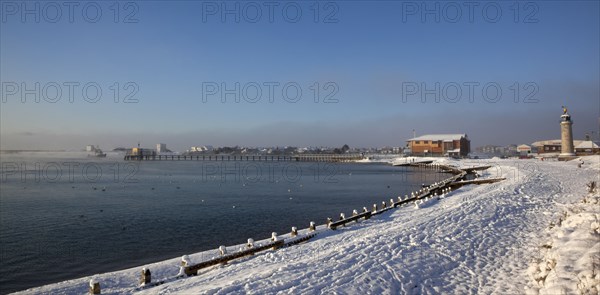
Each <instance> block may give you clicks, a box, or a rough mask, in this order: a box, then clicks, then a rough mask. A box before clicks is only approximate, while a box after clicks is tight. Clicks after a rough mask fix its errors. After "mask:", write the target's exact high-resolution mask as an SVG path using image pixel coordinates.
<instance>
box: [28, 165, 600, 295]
mask: <svg viewBox="0 0 600 295" xmlns="http://www.w3.org/2000/svg"><path fill="white" fill-rule="evenodd" d="M585 160H586V164H585V165H584V167H583V168H578V167H577V163H578V162H577V161H571V162H568V163H565V162H541V161H535V160H473V161H471V162H468V161H467V162H464V161H461V162H456V163H453V164H460V165H463V166H472V165H483V164H488V165H489V164H491V165H494V167H493V168H491V169H489V170H488V171H485V172H484V173H483V175H482V176H483V177H506V178H507V180H505V181H502V182H499V183H494V184H488V185H480V186H474V185H471V186H466V187H463V188H461V189H459V190H456V191H453V192H451V193H450V194H449V195H447V196H445V198H442V199H440V200H435V199H434V200H430V201H428V202H426V203H425V204H422V205H421V206H420V208H419V209H416V208H414V207H413V206H404V207H402V208H400V209H397V210H392V211H388V212H386V213H383V214H382V215H378V216H377V217H375V218H372V219H370V220H367V221H360V222H359V223H356V224H350V225H349V226H348V227H343V228H339V229H338V230H336V231H326V232H323V233H321V234H319V235H318V236H317V238H316V240H312V241H310V242H308V243H305V244H301V245H298V246H294V247H289V248H283V249H279V250H277V251H268V252H262V253H259V254H257V255H255V256H254V257H250V258H246V259H243V260H237V261H234V262H232V263H230V264H228V265H225V266H218V267H214V268H212V269H208V270H206V271H203V272H201V273H200V274H199V275H198V276H195V277H190V278H184V279H180V280H176V281H173V282H170V283H167V284H163V285H160V286H157V287H153V288H149V289H145V290H142V291H140V293H143V294H156V293H161V294H181V293H190V294H191V293H193V294H198V293H209V294H230V293H260V294H272V293H278V292H282V293H302V294H305V293H308V294H313V293H342V294H346V293H349V294H359V293H360V294H379V293H381V294H399V293H402V294H439V293H450V294H492V293H495V294H523V293H525V292H526V289H525V288H526V286H528V284H530V283H531V282H530V278H529V276H528V274H527V268H528V266H529V264H530V261H531V259H532V258H534V257H539V256H540V255H541V254H540V250H539V245H540V240H541V239H542V238H543V235H544V229H545V228H547V227H548V225H549V223H550V222H551V221H555V220H557V219H558V218H559V216H560V214H562V212H563V211H564V210H565V209H566V208H567V207H568V206H570V205H571V204H573V203H576V202H578V201H579V200H581V199H582V198H583V197H584V196H585V195H586V187H585V184H586V183H588V182H590V181H592V180H595V181H598V180H599V179H598V178H599V177H598V171H600V169H599V167H598V165H599V162H600V161H599V160H598V157H597V156H595V157H588V158H586V159H585ZM590 161H591V162H592V163H590ZM390 197H394V196H385V197H382V200H389V198H390ZM365 205H368V204H365ZM343 209H344V210H345V211H348V209H353V208H343ZM355 209H361V208H355ZM597 210H598V209H597ZM245 238H246V237H240V240H244V239H245ZM198 255H199V254H198ZM196 257H199V256H196ZM191 258H192V260H194V256H191ZM178 261H179V260H178V259H172V260H169V261H164V262H159V263H156V264H152V265H149V268H150V269H151V270H152V272H153V280H154V279H158V278H162V277H166V276H172V275H174V274H176V273H177V269H178V268H177V265H178ZM194 262H196V261H194ZM140 269H141V266H140V267H139V268H135V269H129V270H123V271H119V272H114V273H107V274H101V275H98V276H96V278H97V280H98V281H100V283H101V286H102V294H111V293H132V292H134V289H133V288H134V286H135V284H136V282H137V281H138V278H139V271H140ZM88 281H89V277H88V278H81V279H76V280H71V281H67V282H63V283H59V284H53V285H48V286H43V287H40V288H35V289H30V290H27V291H25V293H39V292H44V293H46V292H47V293H52V294H60V293H64V294H72V293H83V292H86V291H87V282H88Z"/></svg>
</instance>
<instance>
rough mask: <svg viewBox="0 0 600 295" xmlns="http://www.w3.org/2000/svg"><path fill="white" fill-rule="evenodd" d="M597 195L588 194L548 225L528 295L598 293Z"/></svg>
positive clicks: (599, 233) (532, 269) (531, 269)
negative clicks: (545, 240)
mask: <svg viewBox="0 0 600 295" xmlns="http://www.w3.org/2000/svg"><path fill="white" fill-rule="evenodd" d="M599 213H600V195H599V194H594V195H592V194H590V195H589V196H587V197H585V198H584V199H583V201H582V202H581V203H579V204H575V205H573V206H572V207H571V208H569V209H568V210H567V211H565V212H564V213H563V215H562V216H560V217H559V219H558V220H557V222H553V223H551V224H550V228H549V232H548V235H549V237H548V242H546V243H544V244H543V245H541V247H540V252H542V257H541V258H538V259H535V260H534V261H533V262H532V263H531V265H530V267H529V269H528V272H529V275H530V277H531V278H532V284H531V287H530V288H529V290H528V294H543V295H545V294H548V295H550V294H589V295H597V294H600V214H599Z"/></svg>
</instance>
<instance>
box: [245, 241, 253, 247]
mask: <svg viewBox="0 0 600 295" xmlns="http://www.w3.org/2000/svg"><path fill="white" fill-rule="evenodd" d="M246 247H248V248H252V247H254V240H253V239H248V243H247V244H246Z"/></svg>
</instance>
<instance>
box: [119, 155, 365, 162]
mask: <svg viewBox="0 0 600 295" xmlns="http://www.w3.org/2000/svg"><path fill="white" fill-rule="evenodd" d="M364 158H365V157H364V156H363V155H361V154H340V155H338V154H305V155H143V154H142V155H136V154H127V155H125V158H124V159H125V161H263V162H353V161H356V160H362V159H364Z"/></svg>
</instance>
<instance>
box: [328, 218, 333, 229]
mask: <svg viewBox="0 0 600 295" xmlns="http://www.w3.org/2000/svg"><path fill="white" fill-rule="evenodd" d="M332 222H333V219H331V217H327V228H331V223H332Z"/></svg>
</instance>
